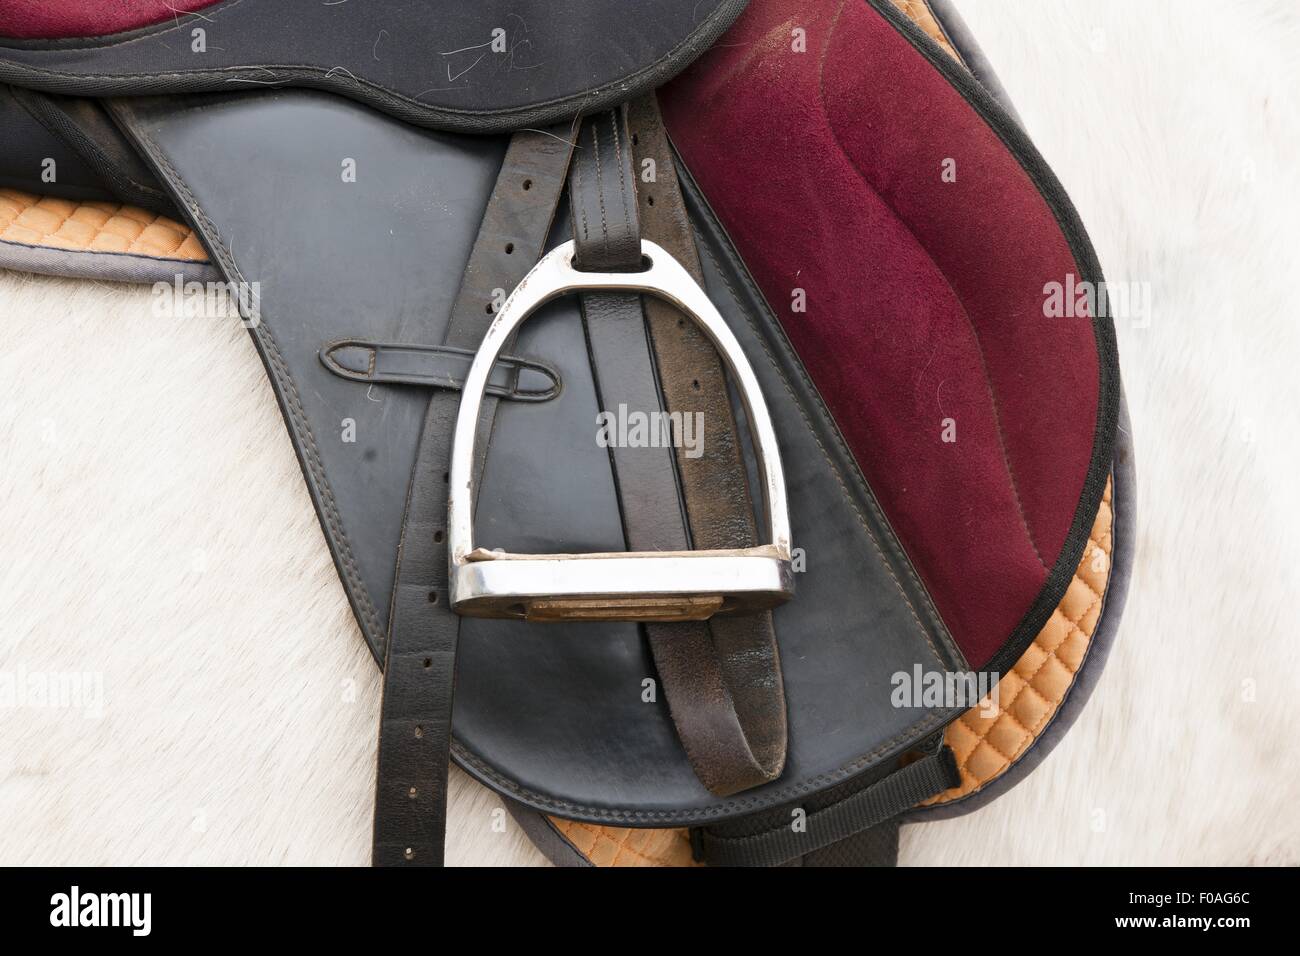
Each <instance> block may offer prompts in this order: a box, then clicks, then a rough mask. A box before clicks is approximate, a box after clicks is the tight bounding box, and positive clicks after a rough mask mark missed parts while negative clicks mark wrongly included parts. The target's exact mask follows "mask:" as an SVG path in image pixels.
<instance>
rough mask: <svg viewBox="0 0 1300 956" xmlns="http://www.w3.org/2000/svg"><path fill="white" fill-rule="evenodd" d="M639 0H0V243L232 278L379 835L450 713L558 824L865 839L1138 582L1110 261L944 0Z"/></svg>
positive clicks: (1017, 725)
mask: <svg viewBox="0 0 1300 956" xmlns="http://www.w3.org/2000/svg"><path fill="white" fill-rule="evenodd" d="M637 13H638V14H644V15H638V16H636V17H629V16H628V15H627V12H626V5H625V4H622V3H618V2H615V0H589V2H586V3H582V4H552V3H541V2H536V0H481V2H478V3H474V4H460V3H443V2H433V3H428V4H420V5H412V4H407V3H405V2H401V0H371V2H370V3H368V4H365V5H361V4H306V5H295V6H294V8H293V13H292V16H290V15H289V14H288V13H287V12H286V8H285V7H284V6H283V5H281V4H275V3H272V2H269V0H220V2H213V0H181V2H177V0H170V2H168V3H166V4H164V3H162V2H161V0H160V2H157V3H155V2H154V0H141V2H138V3H135V4H121V5H109V6H108V7H105V6H104V5H96V4H89V3H82V2H78V0H59V2H49V3H44V4H40V5H29V4H23V3H14V2H0V36H3V37H4V39H3V40H2V41H0V84H3V85H2V86H0V125H3V127H4V128H5V129H6V130H7V132H8V135H6V136H5V138H4V145H3V147H2V148H0V265H4V266H7V267H9V268H17V269H28V270H32V271H39V272H49V273H54V274H62V275H84V276H96V277H108V278H115V279H121V280H126V281H135V282H151V283H156V286H155V288H156V289H158V290H160V293H161V292H167V294H169V295H173V294H174V296H175V297H176V298H183V297H185V296H187V295H189V294H190V290H191V287H196V288H198V289H199V290H200V294H201V290H202V289H203V288H204V287H205V286H207V285H212V284H218V285H221V286H222V287H223V288H224V289H226V290H229V291H230V293H231V294H232V295H233V296H234V298H235V300H236V301H237V303H238V306H239V313H240V315H241V317H242V319H243V321H244V323H245V324H246V325H247V327H248V330H249V332H250V334H251V335H252V338H253V341H254V343H255V344H256V347H257V350H258V353H259V355H260V356H261V359H262V361H263V363H264V364H265V367H266V371H267V374H268V376H269V378H270V381H271V384H272V386H273V388H274V391H275V394H276V397H277V400H278V402H279V404H280V408H281V411H282V413H283V416H284V420H285V423H286V425H287V428H288V432H289V436H290V438H291V440H292V442H293V446H294V448H295V450H296V452H297V455H298V458H299V461H300V463H301V466H302V471H303V476H304V478H305V479H306V483H307V487H308V489H309V491H310V494H311V497H312V501H313V502H314V505H315V508H316V511H317V513H318V515H319V518H320V523H321V528H322V531H323V532H324V535H325V539H326V541H327V543H328V546H329V548H330V551H331V553H332V555H333V558H334V562H335V565H336V566H337V569H338V573H339V577H340V580H341V582H342V585H343V587H344V589H345V591H346V593H347V596H348V599H349V601H350V602H351V605H352V608H353V610H354V612H355V615H356V619H357V623H358V626H359V628H360V631H361V634H362V637H363V638H364V639H365V641H366V643H367V644H368V646H369V648H370V650H371V651H372V653H373V655H374V658H375V661H376V663H377V664H378V665H379V666H380V667H381V668H382V669H383V678H384V693H383V703H382V713H381V719H380V731H379V746H378V767H377V780H376V796H375V816H374V855H373V856H374V862H375V863H376V864H383V865H397V866H418V865H427V864H440V863H441V862H442V857H443V843H444V837H445V827H446V793H447V775H448V765H449V761H450V760H454V761H455V762H456V763H458V764H459V765H460V766H461V767H462V768H463V769H464V770H465V771H466V772H467V773H469V774H470V775H471V776H472V777H474V778H475V779H476V780H477V781H479V782H480V783H481V784H483V785H484V786H487V787H489V788H491V789H492V790H494V791H496V792H497V793H498V794H499V795H500V796H501V799H502V800H503V801H504V802H505V805H506V806H508V807H509V809H510V811H511V813H512V814H513V815H514V816H515V818H516V819H517V820H518V821H519V823H520V825H521V826H522V827H523V828H524V829H525V830H526V831H527V832H528V834H529V835H530V836H531V838H532V839H533V840H534V842H535V843H537V845H538V846H539V847H540V848H541V849H542V850H543V851H544V852H545V853H546V854H547V855H548V856H549V857H550V858H551V859H552V860H553V861H555V862H556V863H561V864H572V865H614V866H619V865H693V864H711V865H809V866H815V865H845V864H857V865H887V864H891V863H893V862H895V861H896V859H897V853H898V841H899V836H898V834H899V827H900V825H901V824H902V823H904V822H910V821H916V820H923V819H933V818H940V817H948V816H954V815H957V814H960V813H964V812H968V811H969V810H971V809H974V808H976V807H978V806H980V805H982V804H983V803H985V802H987V801H988V800H990V799H993V798H995V797H996V796H998V795H999V794H1001V793H1003V792H1005V791H1006V790H1007V789H1009V788H1010V787H1011V786H1013V785H1015V784H1016V783H1018V782H1019V781H1020V780H1021V779H1023V778H1024V776H1025V775H1026V774H1027V773H1028V771H1029V770H1030V769H1032V768H1033V767H1034V766H1036V765H1037V764H1038V763H1039V762H1040V761H1041V760H1042V759H1043V758H1044V757H1045V756H1046V754H1047V753H1048V752H1049V751H1050V750H1051V748H1052V747H1053V746H1054V745H1055V743H1056V741H1057V740H1059V738H1060V736H1061V735H1062V734H1063V733H1064V732H1065V731H1066V730H1067V729H1068V727H1069V725H1070V723H1071V722H1072V721H1073V719H1074V717H1075V715H1076V714H1077V713H1078V711H1079V709H1080V708H1081V707H1082V705H1083V703H1084V701H1085V700H1086V698H1087V696H1088V693H1089V692H1090V690H1091V687H1092V686H1093V684H1094V683H1095V681H1096V679H1097V677H1098V676H1099V674H1100V673H1101V669H1102V666H1103V664H1104V661H1105V658H1106V654H1107V652H1108V649H1109V646H1110V644H1111V641H1112V640H1113V637H1114V634H1115V631H1116V628H1117V625H1118V620H1119V615H1120V613H1121V611H1122V606H1123V601H1124V593H1125V588H1126V581H1127V577H1128V570H1129V567H1130V565H1131V549H1132V538H1133V536H1132V527H1133V524H1132V522H1133V510H1132V504H1133V502H1132V495H1133V476H1132V455H1131V446H1130V444H1129V440H1128V437H1127V435H1128V429H1127V426H1126V424H1125V423H1124V421H1125V420H1124V411H1123V401H1122V394H1121V388H1120V377H1119V367H1118V363H1117V357H1116V347H1115V336H1114V330H1113V327H1112V324H1111V321H1110V319H1109V317H1108V316H1107V315H1106V314H1105V310H1104V308H1103V307H1102V305H1103V303H1101V302H1100V301H1099V300H1098V298H1097V297H1096V296H1095V295H1094V294H1093V293H1092V292H1091V291H1090V290H1096V289H1100V288H1103V286H1102V273H1101V269H1100V266H1099V264H1098V262H1097V259H1096V255H1095V253H1094V251H1093V249H1092V246H1091V245H1090V243H1089V241H1088V238H1087V234H1086V232H1085V230H1084V228H1083V225H1082V224H1081V222H1080V221H1079V217H1078V215H1077V213H1076V212H1075V210H1074V208H1073V206H1072V205H1071V203H1070V201H1069V199H1068V197H1067V196H1066V194H1065V192H1064V190H1063V189H1062V187H1061V185H1060V183H1059V182H1058V181H1057V180H1056V178H1055V177H1054V176H1053V174H1052V172H1051V170H1050V169H1049V168H1048V166H1047V164H1046V163H1045V162H1044V160H1043V158H1042V157H1041V156H1040V155H1039V153H1038V152H1037V151H1036V150H1035V148H1034V146H1033V145H1032V143H1031V142H1030V140H1029V138H1028V137H1027V135H1026V134H1025V132H1024V130H1023V128H1022V126H1021V124H1020V122H1019V120H1018V118H1017V116H1016V114H1015V112H1014V110H1013V108H1012V107H1011V106H1010V104H1009V102H1008V101H1007V98H1006V96H1005V93H1004V92H1003V90H1002V88H1001V86H1000V85H999V84H998V82H997V80H996V77H995V76H994V74H993V73H992V71H991V69H990V68H989V66H988V64H987V62H986V61H985V59H984V58H983V56H982V55H981V54H980V52H979V49H978V47H977V46H976V44H975V43H974V41H973V39H972V38H971V36H970V34H969V32H968V31H967V30H966V28H965V26H964V25H963V24H962V23H961V21H960V19H959V18H958V17H957V16H956V14H955V12H954V11H953V10H952V9H951V7H950V6H949V4H948V3H947V2H946V0H928V2H927V0H836V2H831V3H826V2H820V3H819V2H811V0H751V2H749V3H746V2H744V0H647V2H644V3H642V4H641V5H639V6H638V10H637ZM51 170H57V173H54V174H51ZM453 690H454V694H453Z"/></svg>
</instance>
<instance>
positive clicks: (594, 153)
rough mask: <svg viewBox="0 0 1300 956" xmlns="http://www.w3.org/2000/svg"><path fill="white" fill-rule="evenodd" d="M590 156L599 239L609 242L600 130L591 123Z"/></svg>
mask: <svg viewBox="0 0 1300 956" xmlns="http://www.w3.org/2000/svg"><path fill="white" fill-rule="evenodd" d="M591 158H592V159H593V160H595V162H596V202H597V204H598V205H599V206H600V239H601V242H602V243H604V244H606V245H607V244H608V243H609V219H608V217H607V215H606V213H605V171H604V168H603V167H602V166H601V162H600V131H599V130H598V129H597V128H596V124H595V123H592V124H591Z"/></svg>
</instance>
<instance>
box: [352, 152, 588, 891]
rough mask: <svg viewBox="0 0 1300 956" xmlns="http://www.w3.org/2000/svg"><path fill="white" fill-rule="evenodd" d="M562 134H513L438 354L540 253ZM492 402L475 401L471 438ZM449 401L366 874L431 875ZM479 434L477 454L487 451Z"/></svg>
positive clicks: (414, 567) (390, 707) (401, 556)
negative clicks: (387, 869) (375, 870)
mask: <svg viewBox="0 0 1300 956" xmlns="http://www.w3.org/2000/svg"><path fill="white" fill-rule="evenodd" d="M572 151H573V145H572V142H571V135H570V131H569V130H568V129H567V128H565V129H559V130H552V131H549V132H548V131H538V130H527V131H522V132H519V133H516V134H515V135H514V136H513V137H512V138H511V140H510V145H509V147H508V148H507V150H506V156H505V160H504V162H503V164H502V167H501V172H500V173H499V174H498V176H497V181H496V185H495V187H494V188H493V191H492V196H491V198H490V199H489V200H488V205H487V209H486V211H485V212H484V214H483V221H482V224H481V225H480V226H479V232H478V236H477V237H476V238H475V240H474V247H473V250H472V251H471V252H470V258H469V262H468V264H467V265H466V267H465V274H464V277H463V278H462V279H461V286H460V291H459V292H458V294H457V297H456V304H455V306H454V307H453V310H452V314H451V320H450V322H449V324H448V326H447V334H446V339H445V344H446V345H447V346H451V347H453V348H459V349H477V348H478V346H479V343H480V342H481V341H482V339H483V335H484V333H485V332H486V331H487V327H488V325H489V324H490V323H491V320H492V312H493V308H492V303H493V301H494V298H495V290H496V289H504V290H505V291H506V292H509V291H510V290H511V289H513V288H514V286H515V285H517V284H518V283H519V281H520V280H521V279H523V277H524V276H525V275H526V274H527V273H528V270H529V269H531V268H532V267H533V265H534V264H535V263H536V262H537V260H538V259H539V258H540V257H541V254H542V252H543V251H544V249H545V244H546V239H547V235H548V233H549V232H550V228H551V223H552V221H553V219H554V217H555V210H556V207H557V206H558V205H559V201H560V197H561V195H562V193H563V191H564V182H565V175H566V173H567V171H568V167H569V157H570V155H571V154H572ZM497 401H498V399H497V398H495V397H493V396H492V395H488V396H486V397H485V398H484V400H483V417H482V419H481V421H480V433H482V431H483V430H485V429H490V427H491V422H492V419H493V417H494V415H495V414H496V403H497ZM459 407H460V394H459V392H451V391H437V392H434V393H433V394H432V396H431V397H430V399H429V407H428V411H427V413H426V415H425V419H424V427H423V431H422V433H421V436H420V445H419V450H418V451H417V453H416V459H415V467H414V470H413V471H412V473H411V480H410V483H409V487H408V490H407V501H406V512H405V515H404V517H403V522H402V538H401V544H400V546H399V549H398V557H397V571H396V577H395V583H394V587H393V600H392V607H391V611H390V617H389V620H390V625H389V632H388V645H387V650H386V655H385V663H384V696H383V703H382V705H381V709H380V722H379V761H378V772H377V779H376V784H375V823H374V853H373V860H374V863H375V865H376V866H384V865H398V866H441V865H442V861H443V852H444V843H445V839H446V827H447V824H446V817H447V774H448V763H449V760H450V756H451V754H450V751H451V711H452V696H453V690H454V686H455V679H456V642H457V638H458V636H459V632H460V618H459V617H457V616H456V615H455V614H453V613H452V611H451V606H450V602H449V601H448V594H447V583H448V582H447V574H448V572H447V544H446V522H447V484H446V478H445V476H446V472H447V466H448V463H449V461H450V457H451V442H452V437H453V434H454V432H455V422H456V413H457V410H458V409H459ZM486 444H487V443H486V441H484V440H483V439H482V437H481V435H480V441H479V448H480V449H482V448H485V447H486Z"/></svg>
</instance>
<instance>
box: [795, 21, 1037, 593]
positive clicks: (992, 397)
mask: <svg viewBox="0 0 1300 956" xmlns="http://www.w3.org/2000/svg"><path fill="white" fill-rule="evenodd" d="M843 12H844V3H841V4H840V8H839V10H837V11H836V13H835V19H834V20H832V21H831V25H830V27H829V28H828V29H827V31H826V41H825V43H824V44H823V46H822V55H821V59H820V60H819V61H818V64H817V102H818V105H819V106H820V107H821V111H822V118H823V119H824V120H825V121H826V129H827V131H828V132H830V134H831V138H832V139H833V140H834V141H835V148H836V149H838V150H839V153H840V156H841V158H842V159H843V160H844V162H845V163H846V164H848V167H849V168H850V169H851V170H853V173H854V175H855V176H857V177H858V179H859V180H860V181H861V183H862V185H863V186H865V187H866V188H867V189H868V190H869V191H870V192H871V193H872V194H873V195H875V196H877V197H880V192H879V190H877V189H876V187H875V186H874V185H873V184H872V183H871V182H870V181H868V179H867V177H866V174H864V173H863V172H862V170H861V168H859V166H858V164H857V163H856V162H854V160H853V158H852V157H851V156H850V155H849V152H848V150H847V149H846V148H845V146H844V142H843V140H842V139H841V138H840V134H839V131H838V130H837V129H836V126H835V122H834V120H832V119H831V114H830V109H829V108H828V106H827V104H826V86H825V67H826V57H827V51H828V50H829V49H830V45H831V42H832V40H833V39H834V36H835V31H836V29H837V27H838V26H839V21H840V17H841V15H842V14H843ZM932 42H933V41H932ZM945 55H946V54H945ZM880 198H881V201H882V202H883V201H884V200H883V197H880ZM885 205H888V203H886V204H885ZM890 208H891V209H892V207H890ZM894 218H895V221H896V222H898V223H899V224H900V225H901V226H903V228H905V229H906V230H907V231H908V233H909V234H910V235H911V236H912V238H913V239H914V240H916V246H917V248H918V249H920V250H921V251H922V252H924V253H925V256H926V258H927V259H929V260H930V263H931V265H933V266H934V270H935V273H936V274H937V275H938V276H939V277H940V278H941V279H943V283H944V285H945V286H947V288H948V290H949V291H950V292H952V296H953V301H954V302H956V304H957V305H958V307H959V308H960V310H961V314H962V316H963V318H965V319H966V323H967V324H968V325H969V326H970V329H971V334H972V335H973V336H974V338H975V349H976V352H977V354H978V355H979V360H980V369H981V371H982V372H983V373H984V387H985V389H986V391H987V392H988V396H989V402H990V404H991V405H992V406H993V426H994V429H995V430H996V432H997V436H998V450H999V451H1000V452H1001V453H1002V463H1003V465H1004V466H1005V467H1006V470H1007V479H1008V482H1009V484H1010V486H1011V495H1012V497H1013V498H1014V499H1015V502H1016V511H1017V513H1018V514H1019V516H1020V524H1021V526H1022V527H1023V528H1024V530H1025V537H1026V539H1028V541H1029V547H1030V548H1031V549H1032V550H1033V552H1034V557H1035V558H1037V559H1038V564H1039V566H1040V567H1042V569H1043V571H1044V572H1045V573H1048V574H1050V573H1051V569H1050V568H1049V567H1048V565H1047V562H1046V561H1044V560H1043V555H1042V553H1041V552H1040V551H1039V549H1038V542H1037V541H1035V540H1034V532H1033V529H1032V528H1030V526H1029V517H1028V515H1027V514H1026V513H1025V507H1024V504H1023V503H1022V501H1021V499H1020V487H1019V484H1018V482H1017V481H1016V475H1015V470H1014V469H1013V468H1012V466H1011V457H1010V455H1009V454H1008V452H1007V444H1006V435H1005V433H1004V432H1003V430H1002V411H1001V404H1000V403H999V402H998V397H997V394H996V392H995V390H994V388H993V381H992V379H991V378H990V376H989V369H988V361H987V359H986V358H985V356H984V343H983V341H982V339H981V337H980V332H979V328H978V327H977V326H976V325H975V322H974V321H973V320H972V319H971V316H970V313H969V312H968V311H967V309H966V305H965V303H964V302H962V300H961V297H960V296H958V295H957V292H956V290H955V289H953V288H952V285H951V284H950V283H949V282H948V276H947V274H946V273H945V272H944V271H943V269H942V268H940V267H939V264H938V263H937V262H935V261H934V257H933V256H932V255H931V254H930V250H929V249H928V248H927V247H926V245H925V243H923V242H922V241H921V238H920V237H919V236H918V235H917V234H916V232H915V230H914V229H913V228H912V225H911V223H909V222H907V221H906V220H904V219H903V218H902V217H901V216H895V217H894Z"/></svg>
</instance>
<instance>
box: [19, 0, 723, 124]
mask: <svg viewBox="0 0 1300 956" xmlns="http://www.w3.org/2000/svg"><path fill="white" fill-rule="evenodd" d="M745 2H746V0H637V3H636V4H635V5H634V8H633V6H632V5H629V4H628V3H627V0H566V2H558V0H475V2H473V3H466V2H464V0H438V2H429V3H419V4H413V3H410V2H408V0H367V2H366V3H334V4H330V3H294V4H285V3H282V2H279V0H230V2H227V3H223V4H219V5H217V6H213V7H206V8H204V9H203V10H201V11H200V12H198V13H194V14H179V15H177V16H176V17H174V18H169V19H168V20H166V21H165V22H163V23H159V24H156V25H154V26H151V27H145V28H142V29H139V30H134V31H131V32H129V33H121V34H115V35H113V36H110V37H97V38H87V39H76V40H12V39H11V40H0V81H8V82H11V83H13V84H14V85H16V86H23V87H30V88H32V89H40V90H46V91H49V92H52V93H63V94H73V95H79V96H108V95H120V94H155V93H175V92H217V91H223V92H232V91H236V90H246V89H252V88H257V87H267V86H272V87H274V86H308V87H315V88H317V89H325V90H330V91H332V92H336V93H341V94H343V95H345V96H350V97H352V98H354V99H357V100H360V101H362V102H363V103H366V104H368V105H370V106H373V107H375V108H377V109H381V110H383V111H385V112H387V113H390V114H392V115H393V116H395V117H397V118H398V119H401V120H404V121H405V122H408V123H414V124H416V125H419V126H426V127H429V128H432V129H443V130H454V131H457V132H467V133H488V132H491V133H499V132H508V131H511V130H514V129H518V128H520V127H523V126H531V125H539V124H546V123H552V122H556V121H558V120H562V119H565V118H567V117H569V116H572V115H575V114H576V113H578V112H579V111H581V112H583V113H591V112H594V111H596V110H598V109H602V108H604V107H606V106H609V105H613V104H615V103H618V102H622V101H625V100H627V99H628V98H630V97H632V96H635V95H636V94H638V93H641V92H645V91H647V90H650V89H653V88H655V87H657V86H660V85H661V84H663V83H664V82H665V81H667V80H668V79H669V78H670V77H672V76H673V75H675V74H676V73H677V72H679V71H680V70H682V69H683V68H684V67H686V66H687V65H688V64H689V63H690V62H691V61H692V60H694V59H695V58H696V57H697V56H699V55H700V54H701V53H702V52H703V51H704V50H705V49H707V48H708V47H709V46H710V45H711V44H712V43H713V41H714V40H716V39H717V38H718V37H719V36H720V35H721V34H722V32H723V31H724V30H726V29H727V27H728V26H730V25H731V23H732V21H733V20H735V19H736V17H737V16H739V14H740V11H741V10H742V9H743V8H744V6H745Z"/></svg>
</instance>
